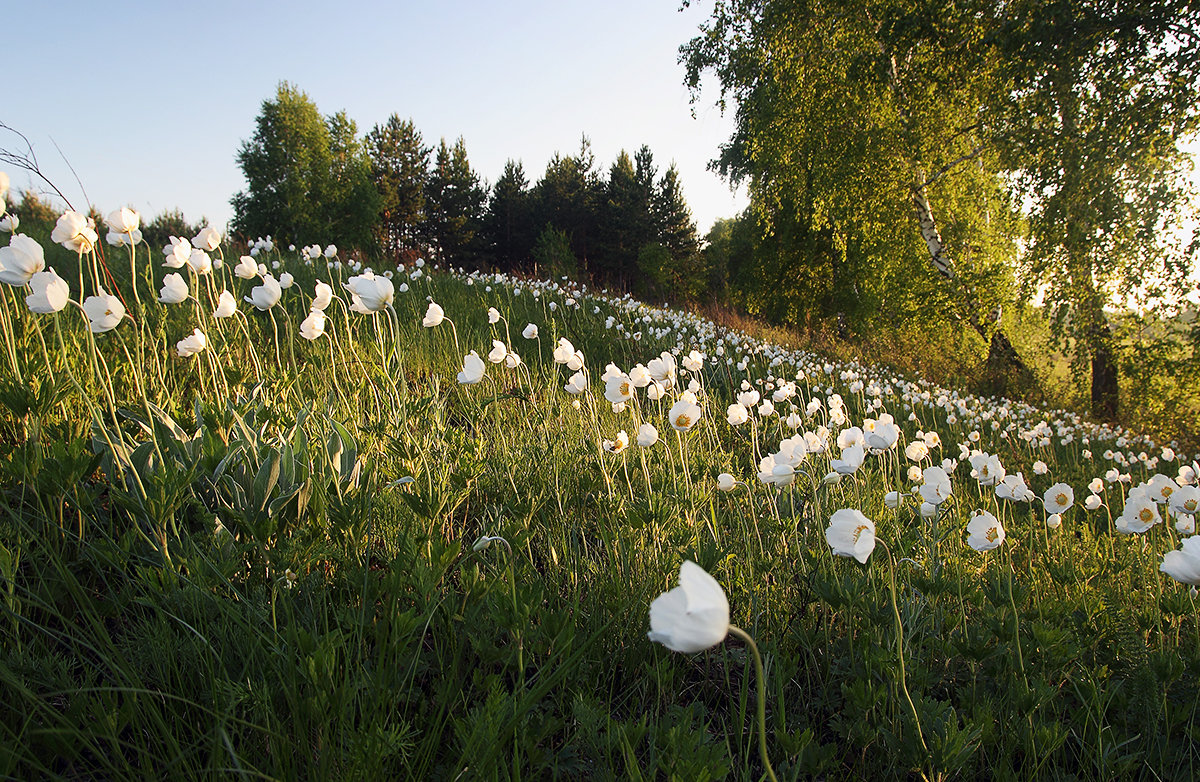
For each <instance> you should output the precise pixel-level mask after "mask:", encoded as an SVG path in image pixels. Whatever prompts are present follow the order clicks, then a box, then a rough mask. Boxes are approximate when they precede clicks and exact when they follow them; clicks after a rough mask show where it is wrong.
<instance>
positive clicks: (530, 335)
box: [521, 323, 538, 339]
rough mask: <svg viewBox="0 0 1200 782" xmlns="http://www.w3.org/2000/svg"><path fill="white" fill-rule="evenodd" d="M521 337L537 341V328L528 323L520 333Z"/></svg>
mask: <svg viewBox="0 0 1200 782" xmlns="http://www.w3.org/2000/svg"><path fill="white" fill-rule="evenodd" d="M521 336H522V337H524V338H525V339H537V336H538V327H537V326H535V325H534V324H532V323H530V324H528V325H526V326H525V330H524V331H522V332H521Z"/></svg>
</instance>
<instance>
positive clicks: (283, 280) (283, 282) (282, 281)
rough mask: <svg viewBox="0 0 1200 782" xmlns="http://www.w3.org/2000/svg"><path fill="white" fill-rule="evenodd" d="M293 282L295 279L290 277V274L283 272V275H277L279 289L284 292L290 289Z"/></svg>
mask: <svg viewBox="0 0 1200 782" xmlns="http://www.w3.org/2000/svg"><path fill="white" fill-rule="evenodd" d="M295 282H296V278H295V277H293V276H292V275H291V272H284V273H283V274H281V275H279V287H280V288H282V289H283V290H285V291H286V290H287V289H288V288H290V287H292V285H293V284H294V283H295Z"/></svg>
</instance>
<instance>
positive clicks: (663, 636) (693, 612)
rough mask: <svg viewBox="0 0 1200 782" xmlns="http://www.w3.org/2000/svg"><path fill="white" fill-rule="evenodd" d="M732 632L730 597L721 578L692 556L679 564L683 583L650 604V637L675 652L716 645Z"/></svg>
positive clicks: (685, 651) (696, 650)
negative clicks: (711, 573)
mask: <svg viewBox="0 0 1200 782" xmlns="http://www.w3.org/2000/svg"><path fill="white" fill-rule="evenodd" d="M727 635H729V599H728V598H727V597H725V590H723V589H721V585H720V584H718V583H717V580H716V579H715V578H713V577H712V576H710V575H709V574H708V573H707V572H706V571H705V570H704V568H702V567H700V566H699V565H697V564H696V563H695V562H692V561H691V560H686V561H684V563H683V565H682V566H681V567H680V568H679V586H677V587H675V588H674V589H672V590H670V591H669V592H664V593H662V594H661V595H659V596H658V597H656V598H655V599H654V602H652V603H651V604H650V632H648V633H647V634H646V637H647V638H649V639H650V640H651V641H653V642H655V643H660V644H662V645H663V646H665V647H667V648H668V649H670V650H671V651H674V652H682V653H684V654H692V653H694V652H701V651H704V650H705V649H709V648H712V647H713V646H716V645H717V644H719V643H721V642H722V641H724V640H725V636H727Z"/></svg>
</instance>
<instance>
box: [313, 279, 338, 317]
mask: <svg viewBox="0 0 1200 782" xmlns="http://www.w3.org/2000/svg"><path fill="white" fill-rule="evenodd" d="M316 293H317V295H316V298H314V299H313V301H312V309H314V310H322V311H324V310H325V308H326V307H328V306H329V304H330V302H332V301H333V288H332V287H330V286H329V285H328V284H326V283H323V282H321V281H319V280H318V281H317V285H316Z"/></svg>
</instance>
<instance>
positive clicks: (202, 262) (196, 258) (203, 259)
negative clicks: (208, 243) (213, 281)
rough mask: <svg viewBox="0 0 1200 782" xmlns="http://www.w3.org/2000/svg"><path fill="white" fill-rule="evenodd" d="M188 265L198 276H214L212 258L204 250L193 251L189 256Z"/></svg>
mask: <svg viewBox="0 0 1200 782" xmlns="http://www.w3.org/2000/svg"><path fill="white" fill-rule="evenodd" d="M187 265H188V267H189V268H191V270H192V271H193V272H195V273H196V274H212V270H213V262H212V258H210V257H208V253H206V252H204V251H203V250H192V252H191V253H190V254H189V255H188V260H187Z"/></svg>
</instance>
